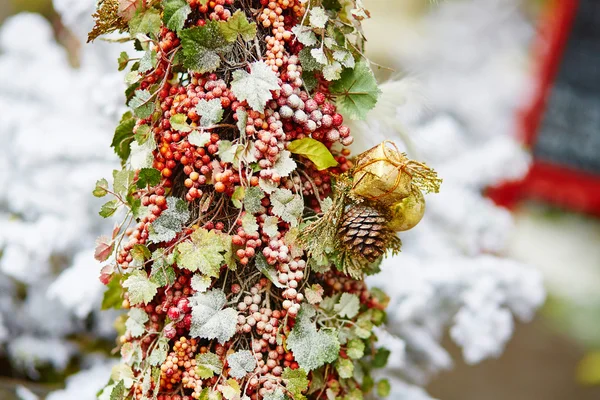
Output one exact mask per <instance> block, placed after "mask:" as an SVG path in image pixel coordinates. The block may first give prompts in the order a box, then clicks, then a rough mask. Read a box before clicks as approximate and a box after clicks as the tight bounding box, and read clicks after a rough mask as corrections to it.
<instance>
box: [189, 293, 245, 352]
mask: <svg viewBox="0 0 600 400" xmlns="http://www.w3.org/2000/svg"><path fill="white" fill-rule="evenodd" d="M190 300H191V303H192V327H191V329H190V336H192V337H200V338H203V339H217V340H218V341H219V343H221V344H223V343H225V342H226V341H228V340H229V339H231V337H232V336H233V335H234V334H235V328H236V325H237V315H238V313H237V311H235V310H234V309H233V308H226V309H223V307H224V306H225V304H226V303H227V298H226V297H225V293H223V291H222V290H220V289H213V290H210V291H208V292H206V293H197V294H196V295H194V296H193V297H191V299H190Z"/></svg>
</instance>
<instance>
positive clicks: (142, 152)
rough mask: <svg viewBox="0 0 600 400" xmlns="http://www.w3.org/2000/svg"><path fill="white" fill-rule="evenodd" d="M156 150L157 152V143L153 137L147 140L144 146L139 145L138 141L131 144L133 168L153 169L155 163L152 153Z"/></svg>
mask: <svg viewBox="0 0 600 400" xmlns="http://www.w3.org/2000/svg"><path fill="white" fill-rule="evenodd" d="M154 150H156V142H155V141H154V138H153V137H150V138H149V139H148V140H146V141H145V142H144V144H139V143H138V142H136V141H133V142H131V155H130V162H131V168H133V169H142V168H152V163H153V161H154V156H153V155H152V152H153V151H154Z"/></svg>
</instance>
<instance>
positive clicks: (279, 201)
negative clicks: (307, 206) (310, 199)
mask: <svg viewBox="0 0 600 400" xmlns="http://www.w3.org/2000/svg"><path fill="white" fill-rule="evenodd" d="M271 205H272V206H273V214H275V215H277V216H278V217H281V219H283V220H284V221H285V222H288V223H289V224H290V225H291V226H292V227H296V226H298V220H300V218H302V213H303V211H304V202H303V201H302V198H301V197H300V196H298V195H297V194H293V193H292V192H291V190H289V189H277V190H275V191H274V192H273V193H272V194H271Z"/></svg>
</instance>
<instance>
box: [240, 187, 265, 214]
mask: <svg viewBox="0 0 600 400" xmlns="http://www.w3.org/2000/svg"><path fill="white" fill-rule="evenodd" d="M264 197H265V192H263V191H262V190H260V188H258V187H255V186H251V187H249V188H246V190H245V192H244V210H246V211H247V212H249V213H251V214H256V213H259V212H260V211H261V210H262V204H261V200H262V199H263V198H264Z"/></svg>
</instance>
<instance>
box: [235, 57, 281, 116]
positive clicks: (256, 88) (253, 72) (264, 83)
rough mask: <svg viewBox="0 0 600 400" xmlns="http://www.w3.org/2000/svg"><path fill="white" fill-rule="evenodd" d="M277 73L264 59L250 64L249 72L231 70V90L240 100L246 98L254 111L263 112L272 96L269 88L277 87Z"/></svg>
mask: <svg viewBox="0 0 600 400" xmlns="http://www.w3.org/2000/svg"><path fill="white" fill-rule="evenodd" d="M277 82H278V78H277V74H275V72H273V70H272V69H271V67H269V66H268V65H267V64H266V63H265V62H264V61H256V62H254V63H252V64H250V73H248V72H246V71H245V70H243V69H237V70H235V71H233V80H232V81H231V91H232V92H233V94H234V95H235V97H237V98H238V100H240V101H244V100H246V101H247V102H248V105H249V106H250V107H251V108H252V109H254V110H255V111H259V112H263V111H264V109H265V105H266V104H267V102H268V101H269V100H271V99H272V98H273V95H272V93H271V90H277V89H279V84H278V83H277Z"/></svg>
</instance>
